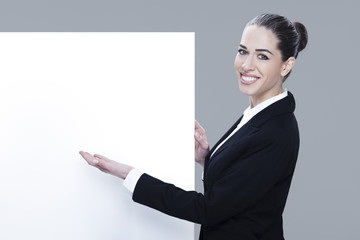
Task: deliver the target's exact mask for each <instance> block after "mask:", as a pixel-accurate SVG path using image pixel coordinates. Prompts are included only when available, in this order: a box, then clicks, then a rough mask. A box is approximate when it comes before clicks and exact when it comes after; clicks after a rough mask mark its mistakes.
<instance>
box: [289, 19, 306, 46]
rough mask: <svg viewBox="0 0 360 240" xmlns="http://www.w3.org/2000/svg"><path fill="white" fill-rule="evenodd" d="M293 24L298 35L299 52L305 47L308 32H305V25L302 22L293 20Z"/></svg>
mask: <svg viewBox="0 0 360 240" xmlns="http://www.w3.org/2000/svg"><path fill="white" fill-rule="evenodd" d="M293 24H294V26H295V28H296V31H297V32H298V33H299V35H300V40H299V48H298V52H300V51H302V50H303V49H304V48H305V47H306V44H307V42H308V34H307V31H306V28H305V26H304V25H303V24H302V23H299V22H293Z"/></svg>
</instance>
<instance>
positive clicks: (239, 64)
mask: <svg viewBox="0 0 360 240" xmlns="http://www.w3.org/2000/svg"><path fill="white" fill-rule="evenodd" d="M234 67H235V69H239V67H241V60H240V58H239V56H238V55H236V57H235V61H234Z"/></svg>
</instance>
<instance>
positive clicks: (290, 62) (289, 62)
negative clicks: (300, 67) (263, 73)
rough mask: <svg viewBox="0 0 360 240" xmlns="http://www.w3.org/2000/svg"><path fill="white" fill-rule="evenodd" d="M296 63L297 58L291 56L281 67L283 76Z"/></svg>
mask: <svg viewBox="0 0 360 240" xmlns="http://www.w3.org/2000/svg"><path fill="white" fill-rule="evenodd" d="M294 65H295V58H294V57H289V58H288V60H286V61H285V62H284V63H283V65H282V67H281V76H282V77H285V76H286V75H287V74H288V73H289V72H290V71H291V69H292V68H293V67H294Z"/></svg>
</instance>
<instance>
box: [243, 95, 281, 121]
mask: <svg viewBox="0 0 360 240" xmlns="http://www.w3.org/2000/svg"><path fill="white" fill-rule="evenodd" d="M287 95H288V90H287V89H286V88H285V89H284V91H283V92H282V93H280V94H278V95H276V96H274V97H272V98H269V99H267V100H265V101H263V102H261V103H259V104H258V105H256V106H255V107H253V108H250V106H249V107H248V108H247V109H245V111H244V115H243V118H242V119H241V122H240V123H239V125H238V126H239V127H241V126H243V125H244V124H245V123H247V122H248V121H249V120H250V119H251V118H252V117H254V116H255V115H256V114H258V113H259V112H261V111H262V110H264V109H265V108H266V107H268V106H270V105H271V104H273V103H275V102H277V101H279V100H281V99H283V98H285V97H286V96H287Z"/></svg>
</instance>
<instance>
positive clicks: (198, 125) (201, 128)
mask: <svg viewBox="0 0 360 240" xmlns="http://www.w3.org/2000/svg"><path fill="white" fill-rule="evenodd" d="M195 131H198V132H200V133H201V134H205V129H204V128H203V127H202V126H201V125H200V123H199V122H198V121H197V120H195Z"/></svg>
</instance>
